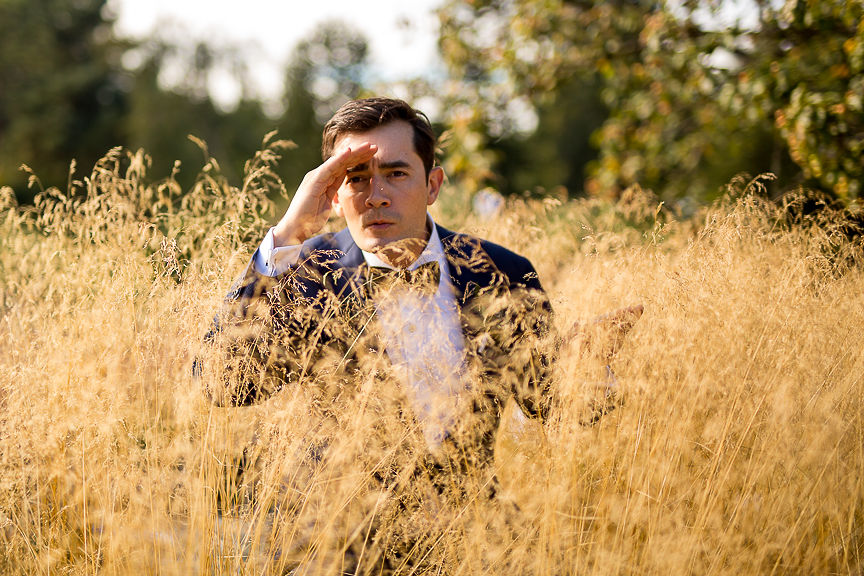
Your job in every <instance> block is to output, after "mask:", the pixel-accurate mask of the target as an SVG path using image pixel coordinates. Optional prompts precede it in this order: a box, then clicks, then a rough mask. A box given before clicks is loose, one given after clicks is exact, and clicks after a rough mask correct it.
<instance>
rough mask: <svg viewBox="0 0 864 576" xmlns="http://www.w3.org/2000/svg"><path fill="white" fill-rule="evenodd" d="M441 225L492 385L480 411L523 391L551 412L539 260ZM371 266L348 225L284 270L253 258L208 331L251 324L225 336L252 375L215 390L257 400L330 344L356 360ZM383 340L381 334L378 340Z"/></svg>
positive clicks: (301, 372)
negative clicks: (266, 272) (263, 266)
mask: <svg viewBox="0 0 864 576" xmlns="http://www.w3.org/2000/svg"><path fill="white" fill-rule="evenodd" d="M438 234H439V237H440V238H441V243H442V246H443V249H444V253H445V256H446V258H447V263H448V266H449V268H450V280H451V282H452V284H453V286H454V288H455V291H456V294H455V297H456V302H457V304H458V306H459V309H460V315H461V321H462V329H463V335H464V336H465V343H466V354H467V356H468V358H469V361H470V360H473V361H475V362H476V365H477V366H478V367H479V370H480V371H481V376H482V377H481V378H480V381H482V382H483V387H484V390H482V391H480V393H479V394H477V395H475V401H474V409H475V411H481V412H489V413H490V417H491V419H492V421H493V423H497V418H498V416H500V409H501V407H502V403H503V402H505V401H506V400H507V398H509V397H515V399H516V400H517V402H518V403H519V405H520V406H521V408H522V409H523V411H524V412H525V413H526V414H528V415H530V416H544V415H545V413H546V412H547V411H548V407H549V382H548V373H549V371H550V363H551V356H552V354H554V337H552V335H551V334H550V331H551V330H552V310H551V306H550V304H549V300H548V298H547V296H546V294H545V292H544V290H543V287H542V286H541V284H540V281H539V279H538V277H537V273H536V271H535V270H534V267H533V266H532V265H531V263H530V262H529V261H528V260H527V259H526V258H524V257H522V256H519V255H518V254H515V253H513V252H511V251H510V250H507V249H506V248H503V247H502V246H499V245H497V244H494V243H492V242H488V241H485V240H481V239H478V238H475V237H473V236H469V235H466V234H459V233H455V232H452V231H450V230H447V229H445V228H442V227H440V226H438ZM367 269H368V267H367V265H366V263H365V260H364V258H363V253H362V251H361V250H360V248H359V247H358V246H357V244H356V243H355V242H354V240H353V238H352V237H351V235H350V233H349V231H348V229H347V228H346V229H343V230H342V231H340V232H337V233H328V234H322V235H319V236H315V237H314V238H311V239H309V240H307V241H306V242H304V243H303V246H302V249H301V252H300V257H299V260H298V265H297V266H296V267H295V268H292V270H291V271H290V272H288V273H286V274H283V275H282V276H279V277H276V278H270V277H267V276H263V275H261V274H259V273H258V272H257V271H256V270H255V266H254V264H253V263H252V262H251V261H250V263H249V264H248V266H247V268H246V270H245V272H244V273H243V274H242V275H241V277H240V279H239V280H238V281H237V282H235V284H234V286H233V287H232V289H231V291H230V292H229V294H228V298H227V299H226V308H225V310H223V312H222V313H220V315H219V316H217V320H216V324H215V328H214V329H213V330H212V331H211V333H210V334H209V335H208V340H216V339H218V338H219V337H220V334H223V333H224V332H225V331H226V330H225V329H226V327H229V326H234V327H236V326H243V327H244V329H245V333H246V334H247V335H243V334H244V331H241V332H236V331H235V332H234V336H229V337H228V338H227V339H225V340H223V343H227V344H228V346H229V347H230V353H229V354H228V355H227V356H226V357H232V358H233V361H234V362H235V365H234V370H233V372H234V373H237V372H238V371H245V373H246V375H247V376H248V375H249V374H252V375H253V377H252V378H248V377H244V378H240V379H239V380H236V381H235V383H234V384H233V385H231V386H228V387H227V390H226V391H220V393H219V394H213V393H212V391H211V396H212V397H213V399H214V401H216V402H217V403H222V404H230V405H245V404H250V403H253V402H256V401H259V400H261V399H262V398H265V397H266V396H268V395H269V394H270V393H272V392H273V391H275V390H277V389H279V388H281V387H283V386H284V385H285V384H286V383H287V382H291V381H292V380H300V379H302V378H303V377H304V376H314V374H313V373H314V371H315V366H319V367H320V366H326V365H328V363H327V362H321V361H320V358H318V357H317V355H318V353H319V352H321V351H323V350H327V349H334V350H335V354H332V356H331V358H333V359H336V358H341V359H342V361H341V362H342V364H343V366H344V367H346V368H348V367H350V364H351V357H352V352H351V348H352V347H355V346H354V345H355V341H356V338H357V337H358V334H359V333H360V332H361V331H363V329H364V328H365V327H366V326H368V319H369V316H368V311H369V310H370V309H371V308H373V307H371V306H368V304H369V301H368V292H367V291H366V290H364V283H365V279H366V275H365V272H366V270H367ZM364 310H365V311H366V313H364ZM322 318H326V319H327V320H326V321H325V322H322V321H321V319H322ZM361 327H362V328H361ZM237 334H240V336H238V335H237ZM249 334H251V335H249ZM285 335H290V336H291V338H290V339H289V341H288V342H287V343H286V341H285V340H284V338H283V339H282V340H281V341H279V342H276V340H278V338H276V337H278V336H285ZM368 342H369V341H368V340H367V342H366V344H364V346H366V348H365V349H367V350H368V348H369V344H368ZM375 342H376V341H375V336H374V335H373V336H372V340H371V347H373V348H374V347H375V345H376V344H375ZM310 348H312V353H311V354H310V352H309V349H310ZM301 349H302V350H301ZM355 349H356V347H355ZM345 358H348V360H347V361H344V359H345ZM333 363H335V361H333V362H330V363H329V364H331V365H332V364H333Z"/></svg>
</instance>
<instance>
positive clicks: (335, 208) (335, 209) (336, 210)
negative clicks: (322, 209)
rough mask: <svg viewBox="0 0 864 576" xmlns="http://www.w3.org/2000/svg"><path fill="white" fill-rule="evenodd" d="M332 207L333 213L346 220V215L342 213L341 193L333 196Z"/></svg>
mask: <svg viewBox="0 0 864 576" xmlns="http://www.w3.org/2000/svg"><path fill="white" fill-rule="evenodd" d="M330 207H331V208H332V209H333V212H334V213H335V214H336V216H338V217H339V218H344V217H345V213H344V212H343V211H342V204H340V203H339V193H338V192H337V193H336V194H334V195H333V199H332V200H331V201H330Z"/></svg>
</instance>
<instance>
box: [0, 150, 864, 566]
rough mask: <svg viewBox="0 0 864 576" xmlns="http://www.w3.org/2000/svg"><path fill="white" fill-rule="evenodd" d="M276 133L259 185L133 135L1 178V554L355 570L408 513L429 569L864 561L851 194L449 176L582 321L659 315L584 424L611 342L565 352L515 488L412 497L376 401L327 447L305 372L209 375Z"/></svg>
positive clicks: (508, 445)
mask: <svg viewBox="0 0 864 576" xmlns="http://www.w3.org/2000/svg"><path fill="white" fill-rule="evenodd" d="M276 154H278V144H274V143H270V144H269V147H265V150H264V151H263V152H262V153H260V154H259V155H258V156H257V157H256V158H255V159H253V160H252V161H250V163H249V165H248V166H247V178H246V180H245V181H244V183H243V185H242V186H241V187H240V188H239V189H238V188H231V187H230V186H229V185H228V184H227V183H226V182H225V181H224V180H223V179H222V178H221V177H220V176H219V170H218V165H217V164H216V163H215V162H213V161H210V162H209V163H208V164H207V166H206V167H205V170H204V171H202V174H201V176H200V178H199V180H198V182H197V184H196V186H195V187H194V189H193V190H191V191H189V193H188V194H186V195H181V194H180V191H179V189H178V188H177V186H176V184H175V183H174V182H173V181H172V180H170V179H169V180H167V181H163V182H157V183H149V182H148V180H147V176H146V173H147V168H148V160H147V158H146V156H144V155H143V154H141V153H138V154H127V153H125V152H122V151H119V150H116V151H113V152H112V153H111V154H109V155H108V156H106V158H105V159H103V160H102V161H101V162H100V163H99V165H97V167H96V169H95V170H94V172H93V174H92V175H91V176H90V177H89V178H87V179H86V180H84V181H81V182H70V186H69V189H68V190H67V191H66V192H64V193H61V192H59V191H57V190H49V191H46V192H45V193H43V194H41V195H40V197H39V201H38V203H37V206H36V208H35V209H34V208H25V207H18V206H16V205H15V204H14V201H13V197H12V195H11V191H9V190H8V189H6V190H5V191H4V192H3V194H2V200H0V272H2V275H0V283H2V284H0V286H2V299H0V309H2V323H0V405H2V412H0V459H2V477H0V526H2V530H0V572H2V573H8V574H54V573H64V574H95V573H102V574H132V573H134V574H141V573H153V574H190V573H202V574H223V573H224V574H228V573H231V574H262V573H263V574H270V573H285V572H287V571H289V570H291V569H292V568H293V567H294V566H296V565H297V564H298V563H299V564H300V565H301V566H302V565H305V566H306V567H307V568H306V572H302V570H303V569H302V568H301V570H300V571H299V572H298V573H334V572H335V571H336V570H337V567H338V566H339V565H340V562H342V561H343V559H344V560H345V561H346V562H347V559H348V557H349V556H351V557H352V558H353V561H357V560H358V555H359V561H360V564H361V566H363V567H364V568H365V569H367V570H370V571H372V573H374V566H376V565H377V564H376V562H377V561H379V560H380V557H379V556H377V555H376V554H378V553H380V549H379V550H378V551H377V552H376V545H379V544H380V542H387V541H388V540H387V539H388V538H390V539H391V541H392V542H395V541H396V540H399V539H400V538H403V540H404V539H405V538H406V537H405V535H406V534H409V536H410V535H411V534H413V535H414V540H411V538H410V537H408V539H407V540H404V541H407V542H408V543H409V544H411V543H412V542H413V543H414V544H417V546H416V547H414V548H413V549H412V548H411V547H410V546H409V547H408V548H407V550H408V552H407V556H406V555H404V554H403V556H401V557H400V558H401V560H400V561H399V562H401V564H400V563H399V562H396V568H397V572H399V573H405V574H407V573H412V572H414V573H447V574H481V573H482V574H498V573H500V574H505V573H506V574H512V573H516V574H538V575H545V574H550V575H551V574H634V573H639V574H789V573H791V574H837V573H860V572H861V571H862V568H864V566H862V564H864V563H862V556H864V549H862V546H864V533H862V530H864V526H862V520H864V486H862V482H864V376H862V374H864V353H862V351H861V349H862V346H861V334H862V333H864V306H862V304H864V299H862V287H864V275H862V268H861V263H862V261H861V252H860V246H859V245H858V244H856V242H857V241H851V240H849V239H847V238H846V237H845V236H843V235H842V234H840V233H839V231H840V228H839V226H840V224H841V222H840V221H839V218H840V215H838V214H834V213H832V212H831V211H830V210H826V211H823V212H821V213H820V215H819V216H818V217H812V218H811V217H807V216H801V217H797V218H796V217H791V216H790V214H795V211H794V210H788V209H785V208H784V207H783V206H782V205H776V204H772V203H769V202H767V201H763V200H761V199H760V196H759V194H758V193H756V192H757V191H754V190H750V189H747V188H746V187H745V186H740V187H739V188H738V189H737V190H732V191H730V194H729V195H728V196H727V199H726V200H725V201H724V202H722V203H719V204H717V205H716V206H714V207H712V208H710V209H707V210H705V211H703V212H702V213H700V214H699V215H698V216H696V217H693V218H688V219H684V218H681V217H676V216H675V215H674V214H672V213H670V212H669V211H667V210H665V209H663V208H662V207H660V206H658V205H657V203H656V202H654V201H652V200H651V198H650V196H649V195H648V194H645V193H641V192H639V191H631V192H630V193H629V194H627V195H626V196H625V197H624V198H622V199H621V200H620V201H619V202H617V203H615V204H609V203H604V202H600V201H596V200H582V201H570V202H563V203H562V202H558V201H553V200H547V201H546V202H529V201H511V202H509V203H508V205H507V207H506V209H505V210H504V212H502V214H501V215H500V216H499V217H498V218H496V219H495V220H494V221H484V220H481V219H478V218H476V217H474V216H471V215H470V214H469V213H468V211H467V210H465V209H464V208H465V206H464V203H463V201H462V200H461V199H460V198H458V196H457V195H456V194H457V192H455V191H450V192H449V194H450V195H451V196H450V197H449V198H445V199H444V201H443V203H442V205H441V206H439V207H437V208H436V212H435V216H436V218H437V219H438V220H439V221H441V222H442V223H443V224H445V225H450V226H452V227H456V228H457V229H460V230H464V231H468V232H474V233H477V234H479V235H481V236H485V237H487V238H489V239H491V240H493V241H498V242H499V243H502V244H504V245H506V246H508V247H511V248H513V249H515V250H516V251H518V252H521V253H523V254H525V255H526V256H528V257H529V258H531V260H532V261H533V262H534V263H535V265H536V266H537V268H538V271H539V273H540V277H541V280H542V281H543V282H544V284H545V286H546V288H547V290H548V292H549V293H550V296H551V298H552V301H553V306H554V308H555V310H556V322H557V323H558V324H559V327H561V328H562V329H566V328H567V327H568V326H569V325H570V324H572V323H573V322H574V321H577V320H580V319H585V318H589V317H591V316H594V315H596V314H600V313H602V312H606V311H608V310H610V309H613V308H617V307H620V306H622V305H625V304H630V303H636V302H640V303H642V304H644V306H645V310H646V312H645V315H644V316H643V318H642V320H641V321H640V322H639V323H638V324H637V325H636V327H635V329H634V330H633V331H632V333H631V335H630V337H629V338H628V339H627V341H626V342H625V344H624V346H623V348H622V349H621V350H620V352H619V354H618V356H617V357H616V358H615V360H614V361H613V368H614V370H615V371H616V373H617V377H618V388H619V390H620V396H621V398H622V401H621V406H620V407H619V408H618V409H616V410H614V411H612V412H611V413H610V414H607V415H606V416H605V417H604V418H603V419H601V420H600V422H599V423H597V424H596V425H594V426H584V425H582V424H580V422H581V421H583V420H584V415H585V412H586V406H587V405H588V404H589V403H590V401H591V399H592V398H593V397H594V396H595V395H596V394H597V392H596V389H595V387H594V386H593V385H592V383H594V382H596V381H597V380H598V379H600V378H601V375H602V371H603V367H602V366H601V365H600V364H601V363H600V362H598V361H595V360H592V359H590V358H586V357H584V356H582V355H580V354H578V353H577V350H575V349H565V350H564V351H563V352H562V355H561V357H560V359H559V361H558V363H557V365H556V379H555V387H556V391H557V393H558V395H559V397H560V399H561V400H560V402H559V404H558V406H557V407H556V409H555V411H554V413H553V417H552V418H551V420H550V421H549V422H547V423H546V425H545V428H541V427H540V426H539V424H537V423H535V422H533V421H528V422H525V421H523V420H521V419H519V418H518V415H517V416H513V417H509V416H508V418H507V419H506V420H505V423H504V425H503V426H502V430H501V431H500V434H499V438H498V442H497V446H496V460H495V473H496V476H497V482H498V483H499V487H498V494H497V496H496V497H495V498H492V499H490V498H488V497H487V496H486V495H485V494H486V493H485V492H484V490H485V487H484V483H485V482H488V480H489V479H488V476H487V477H484V476H483V474H482V473H480V472H478V474H477V476H476V477H473V478H469V479H468V480H467V481H465V482H464V483H463V484H462V485H461V488H460V490H461V493H460V497H459V498H454V499H448V498H441V499H438V500H436V498H435V497H434V491H431V492H422V491H421V492H418V493H417V494H415V495H414V496H415V497H416V499H417V502H415V503H414V504H416V505H404V506H402V507H400V505H394V504H393V502H392V501H391V500H392V499H393V497H394V495H393V494H388V493H387V492H386V491H382V490H381V489H380V487H376V485H375V484H374V483H371V482H370V479H371V478H372V476H374V475H375V474H376V473H377V471H378V470H376V466H379V467H380V466H383V465H386V466H387V467H389V468H390V469H392V470H396V472H394V473H395V474H397V475H398V469H399V466H400V458H402V457H403V455H402V453H401V452H400V451H399V450H396V449H394V450H392V451H390V452H389V453H385V452H386V451H385V452H381V453H374V454H373V455H374V458H371V460H370V458H368V457H367V458H359V459H358V458H354V457H353V456H351V455H356V454H357V451H361V452H362V451H363V450H364V446H365V444H364V436H363V431H364V430H365V428H364V427H366V426H368V425H370V424H369V423H368V422H367V421H366V420H367V419H368V415H364V414H363V413H362V411H357V412H356V413H354V412H351V411H350V409H349V408H346V409H345V410H346V413H343V414H342V415H341V416H342V417H343V421H346V422H347V424H346V425H345V429H344V431H343V432H344V437H343V438H342V440H341V441H342V444H341V446H343V447H345V448H346V452H345V453H344V454H345V457H341V458H340V457H338V454H337V455H336V456H335V457H333V458H331V459H330V460H329V465H328V467H326V468H325V469H323V470H316V469H314V468H310V467H309V466H308V465H307V464H308V461H309V454H308V450H307V449H308V447H309V444H308V441H309V438H310V434H312V433H313V432H314V430H315V428H316V426H318V425H319V423H318V422H317V421H316V420H315V418H314V417H313V416H312V415H311V414H312V412H310V411H309V410H308V405H307V404H306V403H304V402H306V400H305V399H304V398H303V395H302V394H299V393H296V391H297V390H298V389H302V386H301V387H299V388H298V387H295V388H291V389H287V390H283V391H282V392H280V393H278V394H276V395H275V396H274V397H273V398H271V399H270V400H268V401H267V402H265V403H263V404H261V405H258V406H255V407H251V408H217V407H215V406H213V405H212V404H211V403H210V402H208V401H207V399H206V398H205V396H204V395H203V394H202V383H201V382H200V381H197V380H196V379H194V378H193V377H192V368H191V367H192V362H193V359H194V358H195V357H196V356H199V355H201V354H205V353H206V351H205V345H204V344H203V343H202V336H203V334H204V333H205V332H206V331H207V329H208V327H209V325H210V321H211V318H212V316H213V313H214V311H215V310H217V309H218V307H219V304H220V302H221V299H222V297H223V295H224V293H225V291H226V289H227V288H228V286H229V284H230V283H231V280H232V278H233V276H235V275H236V274H237V273H239V271H240V270H241V269H242V267H243V266H244V264H245V262H246V261H247V259H248V257H249V255H250V252H251V251H252V250H254V247H255V244H256V243H257V241H258V240H259V239H260V237H261V236H262V235H263V231H264V230H265V229H266V226H267V223H268V222H272V220H273V218H274V216H273V214H272V212H270V208H271V205H270V204H269V203H268V201H267V200H266V192H267V191H268V190H269V189H271V188H272V186H278V185H279V184H278V182H276V181H275V180H274V179H273V176H272V173H271V172H270V171H269V168H268V167H269V165H270V163H271V162H272V161H273V160H274V159H275V156H276ZM817 220H818V221H817ZM360 384H361V388H362V392H363V393H364V394H367V395H368V398H367V399H369V400H370V401H374V398H375V396H376V388H375V385H376V384H377V382H376V381H374V379H370V380H368V381H362V382H361V383H360ZM511 408H512V407H511ZM373 424H374V423H373ZM393 434H394V437H393V438H386V437H385V438H383V439H382V442H383V445H384V446H386V445H387V444H388V442H389V441H392V445H393V446H399V445H401V444H402V443H403V441H404V438H402V437H397V436H398V434H400V432H398V431H397V430H396V429H394V432H393ZM349 448H353V450H354V451H353V452H352V451H351V450H350V449H349ZM381 454H383V456H381ZM366 456H369V454H366ZM379 456H380V459H378V460H376V458H378V457H379ZM405 457H407V456H405ZM385 461H386V462H385ZM376 462H377V464H376ZM468 475H469V476H470V475H471V473H470V471H469V472H468ZM418 490H419V488H418ZM424 495H425V496H424ZM400 497H401V496H400ZM403 504H404V503H403ZM376 542H377V543H378V544H376ZM392 542H391V543H392ZM364 554H365V555H366V556H364ZM412 554H413V555H414V557H412V556H411V555H412ZM352 555H353V556H352Z"/></svg>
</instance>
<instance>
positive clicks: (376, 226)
mask: <svg viewBox="0 0 864 576" xmlns="http://www.w3.org/2000/svg"><path fill="white" fill-rule="evenodd" d="M392 225H393V222H392V221H390V220H384V219H374V220H369V221H367V222H365V223H364V224H363V227H364V228H366V229H369V230H384V229H385V228H387V227H388V226H392Z"/></svg>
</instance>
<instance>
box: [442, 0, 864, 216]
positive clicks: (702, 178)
mask: <svg viewBox="0 0 864 576" xmlns="http://www.w3.org/2000/svg"><path fill="white" fill-rule="evenodd" d="M736 6H737V7H738V8H737V10H738V13H737V15H738V16H741V17H749V16H752V15H756V16H757V17H756V18H755V20H754V19H753V18H750V21H747V20H743V19H734V20H733V17H732V16H730V14H733V13H734V10H735V9H736ZM439 14H440V18H441V40H440V44H441V50H442V54H443V56H444V59H445V62H446V63H447V65H448V69H449V71H450V74H451V76H452V77H453V78H455V79H458V80H454V82H453V84H452V85H451V87H450V89H449V90H448V91H447V98H448V99H449V100H450V104H449V105H448V106H446V107H445V109H447V110H450V111H451V115H452V117H453V120H454V127H455V128H456V129H457V130H459V131H460V133H459V134H457V135H454V138H453V140H454V142H455V143H456V144H457V145H460V144H461V145H464V144H465V143H469V144H473V146H474V147H475V148H480V149H482V148H485V146H484V144H483V143H484V142H494V141H495V140H496V139H499V138H501V137H502V134H505V135H506V134H508V133H509V134H512V133H514V132H516V131H517V130H516V129H515V127H514V126H513V122H512V120H511V118H512V114H508V109H509V108H510V107H512V105H513V103H514V102H519V103H520V106H522V107H523V108H524V107H525V106H526V105H530V106H531V107H532V108H533V109H534V110H542V109H543V107H544V106H548V105H549V102H550V101H553V100H554V99H556V98H557V99H558V101H559V103H558V104H557V105H558V106H567V105H568V103H567V102H566V101H562V100H561V98H560V96H561V95H562V94H563V93H564V90H565V87H566V86H567V84H568V83H571V82H573V81H576V82H584V81H585V80H586V79H591V78H595V77H596V76H594V74H595V73H596V74H599V78H600V79H601V88H600V94H601V95H602V99H603V102H604V104H605V105H606V107H607V108H608V111H609V114H608V117H607V118H605V120H604V121H603V123H602V126H601V127H600V128H599V129H598V130H597V131H596V132H595V133H594V136H593V142H594V145H595V146H596V148H597V150H598V157H597V159H596V160H594V161H590V163H589V164H588V170H587V172H588V178H587V181H586V183H585V187H586V189H587V190H588V191H590V192H593V193H596V194H617V192H618V191H620V190H622V189H623V188H625V187H626V186H628V185H630V184H634V183H639V184H642V185H644V186H647V187H650V188H652V189H654V190H655V191H656V192H657V193H659V194H660V195H661V196H662V197H665V198H681V197H684V196H686V197H690V198H696V199H705V198H710V197H712V196H713V195H714V194H715V193H716V191H717V190H718V189H719V187H720V186H721V185H722V184H723V183H724V182H726V181H728V179H729V178H730V177H732V176H734V174H735V173H736V172H740V171H753V172H757V171H758V172H761V171H766V170H771V171H774V172H778V173H779V175H780V176H781V178H782V179H783V181H784V182H786V183H787V184H789V183H795V182H806V183H807V184H809V185H813V186H817V187H820V188H822V189H824V190H826V191H829V192H831V193H832V194H834V195H835V196H837V197H839V198H842V199H844V200H846V201H850V200H852V199H853V198H857V197H858V195H859V194H860V189H861V180H862V178H864V173H862V167H861V162H860V157H861V146H862V141H864V120H862V118H864V116H862V105H861V96H860V94H861V93H862V92H864V84H862V82H864V75H862V54H864V25H862V24H861V21H862V15H864V9H862V4H861V2H847V3H838V2H831V1H827V0H816V1H810V2H806V1H804V0H800V1H798V0H788V1H787V2H786V3H784V4H782V5H779V6H778V5H777V4H776V3H771V2H768V1H763V0H759V1H758V2H757V3H755V4H752V5H749V6H747V7H745V8H741V5H740V4H734V3H732V2H724V1H722V0H703V1H696V0H692V1H685V2H682V3H677V2H676V3H665V2H654V1H650V0H632V1H631V0H627V1H625V0H618V1H612V2H600V1H591V0H579V1H568V0H450V1H449V2H447V3H446V4H445V6H444V7H443V8H442V9H441V11H440V13H439ZM589 113H590V112H589ZM502 117H503V118H502ZM457 155H458V152H457ZM493 160H494V159H488V158H487V161H486V162H485V163H484V162H481V163H480V164H479V168H478V169H477V170H475V171H474V173H473V174H470V173H469V174H466V177H467V179H468V180H469V181H470V180H471V179H472V178H473V179H474V180H475V181H477V182H480V181H483V180H484V179H488V177H489V176H490V174H489V173H488V172H484V170H488V168H489V166H490V165H491V163H492V162H493ZM589 160H590V159H589V158H587V157H586V158H584V159H583V161H589ZM459 167H460V168H466V169H467V168H468V167H469V164H467V163H466V164H463V165H460V166H459Z"/></svg>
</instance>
